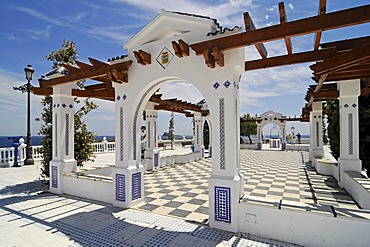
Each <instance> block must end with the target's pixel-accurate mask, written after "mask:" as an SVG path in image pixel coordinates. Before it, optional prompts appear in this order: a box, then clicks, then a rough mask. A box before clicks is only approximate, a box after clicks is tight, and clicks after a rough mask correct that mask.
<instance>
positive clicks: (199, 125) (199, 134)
mask: <svg viewBox="0 0 370 247" xmlns="http://www.w3.org/2000/svg"><path fill="white" fill-rule="evenodd" d="M194 121H195V137H194V152H195V153H202V149H203V117H202V115H201V114H200V113H198V112H194Z"/></svg>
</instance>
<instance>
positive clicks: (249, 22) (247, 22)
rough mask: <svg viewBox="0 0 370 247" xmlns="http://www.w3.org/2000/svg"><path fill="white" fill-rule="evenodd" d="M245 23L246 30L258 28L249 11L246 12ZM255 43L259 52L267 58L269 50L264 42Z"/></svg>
mask: <svg viewBox="0 0 370 247" xmlns="http://www.w3.org/2000/svg"><path fill="white" fill-rule="evenodd" d="M244 24H245V30H246V32H249V31H253V30H256V27H255V26H254V23H253V21H252V18H251V17H250V15H249V13H248V12H245V13H244ZM254 45H255V47H256V49H257V51H258V53H259V54H260V56H261V57H262V58H267V50H266V47H265V46H264V45H263V43H256V44H254Z"/></svg>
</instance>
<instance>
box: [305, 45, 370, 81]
mask: <svg viewBox="0 0 370 247" xmlns="http://www.w3.org/2000/svg"><path fill="white" fill-rule="evenodd" d="M369 58H370V43H367V44H364V45H362V46H359V47H356V48H354V49H352V50H350V51H347V52H343V53H340V54H338V55H336V56H334V57H332V58H329V59H326V60H325V61H324V62H321V63H316V64H314V65H311V66H310V68H311V69H312V70H313V71H314V73H315V75H322V74H324V73H330V72H335V71H338V70H343V69H346V68H348V67H351V66H356V65H358V64H359V63H361V62H363V61H367V60H368V59H369Z"/></svg>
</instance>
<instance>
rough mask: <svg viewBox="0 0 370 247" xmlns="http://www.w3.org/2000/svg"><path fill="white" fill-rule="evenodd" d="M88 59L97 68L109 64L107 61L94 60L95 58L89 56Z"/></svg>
mask: <svg viewBox="0 0 370 247" xmlns="http://www.w3.org/2000/svg"><path fill="white" fill-rule="evenodd" d="M88 59H89V62H90V63H91V64H92V65H93V66H94V68H95V69H98V68H101V67H104V66H107V65H109V64H107V63H104V62H101V61H99V60H96V59H94V58H91V57H89V58H88Z"/></svg>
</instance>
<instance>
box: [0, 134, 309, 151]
mask: <svg viewBox="0 0 370 247" xmlns="http://www.w3.org/2000/svg"><path fill="white" fill-rule="evenodd" d="M13 137H20V136H0V148H5V147H11V146H12V144H13V139H12V138H13ZM22 137H23V138H24V140H25V142H26V141H27V140H26V137H25V136H22ZM105 137H106V138H107V140H108V141H114V139H115V136H112V135H106V136H105ZM161 137H162V140H166V139H168V134H167V133H164V134H163V135H162V136H161ZM182 137H183V135H176V136H175V139H176V140H181V139H182ZM192 137H193V136H192V135H185V138H186V139H191V138H192ZM241 137H242V138H243V140H244V141H248V137H246V136H241ZM265 137H266V138H278V137H277V136H275V135H272V136H271V137H270V136H265ZM42 138H43V137H42V136H38V135H37V136H32V145H33V146H38V145H41V140H42ZM103 138H104V136H103V135H102V136H96V138H95V141H96V142H101V141H103ZM309 138H310V135H302V140H304V139H309ZM252 141H253V143H256V141H257V137H256V136H254V135H252Z"/></svg>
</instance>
